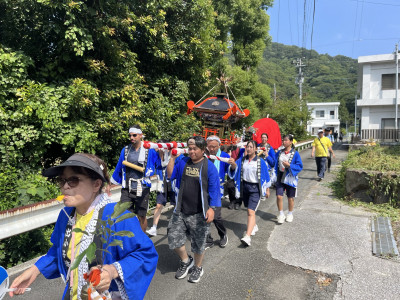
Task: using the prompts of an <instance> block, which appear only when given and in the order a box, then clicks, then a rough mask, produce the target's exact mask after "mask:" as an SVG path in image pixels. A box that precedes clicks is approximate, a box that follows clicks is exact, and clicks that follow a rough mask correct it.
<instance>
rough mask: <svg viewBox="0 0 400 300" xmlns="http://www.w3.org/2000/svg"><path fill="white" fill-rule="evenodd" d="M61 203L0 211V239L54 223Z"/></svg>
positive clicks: (115, 196)
mask: <svg viewBox="0 0 400 300" xmlns="http://www.w3.org/2000/svg"><path fill="white" fill-rule="evenodd" d="M312 142H313V141H306V142H302V143H297V144H296V145H295V146H296V149H297V150H298V151H301V150H304V149H307V148H310V147H311V144H312ZM120 197H121V187H115V188H113V189H111V199H112V200H113V201H114V202H118V201H119V199H120ZM62 205H63V204H60V203H59V202H58V201H57V200H55V199H51V200H47V201H43V202H38V203H34V204H30V205H27V206H22V207H17V208H13V209H9V210H5V211H0V228H1V230H0V240H2V239H5V238H8V237H11V236H14V235H17V234H21V233H24V232H28V231H31V230H33V229H37V228H40V227H43V226H46V225H50V224H53V223H55V222H56V221H57V217H58V214H59V212H60V210H61V208H62Z"/></svg>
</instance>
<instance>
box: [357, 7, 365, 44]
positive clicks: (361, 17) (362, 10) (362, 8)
mask: <svg viewBox="0 0 400 300" xmlns="http://www.w3.org/2000/svg"><path fill="white" fill-rule="evenodd" d="M363 13H364V0H363V2H362V4H361V16H360V27H359V30H358V39H360V35H361V27H362V21H363Z"/></svg>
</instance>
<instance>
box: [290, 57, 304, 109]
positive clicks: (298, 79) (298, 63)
mask: <svg viewBox="0 0 400 300" xmlns="http://www.w3.org/2000/svg"><path fill="white" fill-rule="evenodd" d="M303 59H304V57H303ZM293 63H294V64H296V68H299V74H298V75H297V77H296V81H295V82H296V84H298V85H299V98H300V102H301V99H302V98H303V83H304V74H303V72H302V71H301V67H305V66H306V65H303V63H302V62H301V58H298V59H296V60H293Z"/></svg>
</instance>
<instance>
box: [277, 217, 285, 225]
mask: <svg viewBox="0 0 400 300" xmlns="http://www.w3.org/2000/svg"><path fill="white" fill-rule="evenodd" d="M285 218H286V217H285V215H279V216H278V223H279V224H283V222H285Z"/></svg>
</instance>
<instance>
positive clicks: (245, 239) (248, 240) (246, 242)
mask: <svg viewBox="0 0 400 300" xmlns="http://www.w3.org/2000/svg"><path fill="white" fill-rule="evenodd" d="M240 241H241V242H242V244H243V245H245V246H250V245H251V237H249V236H248V235H247V234H244V236H243V237H242V239H241V240H240Z"/></svg>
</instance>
